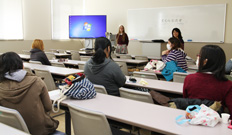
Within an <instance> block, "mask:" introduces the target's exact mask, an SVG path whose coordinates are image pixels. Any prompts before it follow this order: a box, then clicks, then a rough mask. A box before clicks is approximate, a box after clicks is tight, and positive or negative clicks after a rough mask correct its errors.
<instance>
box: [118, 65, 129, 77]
mask: <svg viewBox="0 0 232 135" xmlns="http://www.w3.org/2000/svg"><path fill="white" fill-rule="evenodd" d="M116 63H118V65H119V66H120V68H121V70H122V72H123V74H124V75H129V72H128V67H127V64H126V62H116Z"/></svg>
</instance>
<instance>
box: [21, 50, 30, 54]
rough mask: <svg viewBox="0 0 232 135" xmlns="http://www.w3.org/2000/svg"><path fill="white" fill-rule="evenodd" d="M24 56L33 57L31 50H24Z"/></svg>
mask: <svg viewBox="0 0 232 135" xmlns="http://www.w3.org/2000/svg"><path fill="white" fill-rule="evenodd" d="M22 52H23V54H27V55H31V52H30V51H29V50H22Z"/></svg>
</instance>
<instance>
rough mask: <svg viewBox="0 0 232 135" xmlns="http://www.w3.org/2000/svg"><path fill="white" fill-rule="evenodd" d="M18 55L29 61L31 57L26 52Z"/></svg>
mask: <svg viewBox="0 0 232 135" xmlns="http://www.w3.org/2000/svg"><path fill="white" fill-rule="evenodd" d="M18 55H19V57H20V58H21V59H23V60H27V61H29V60H30V59H31V57H30V55H27V54H18Z"/></svg>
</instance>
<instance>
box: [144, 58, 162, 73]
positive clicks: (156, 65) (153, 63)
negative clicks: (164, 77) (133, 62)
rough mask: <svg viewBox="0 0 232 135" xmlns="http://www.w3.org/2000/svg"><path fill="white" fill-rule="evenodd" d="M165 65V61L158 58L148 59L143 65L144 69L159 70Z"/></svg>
mask: <svg viewBox="0 0 232 135" xmlns="http://www.w3.org/2000/svg"><path fill="white" fill-rule="evenodd" d="M164 67H165V63H164V62H163V61H158V60H150V61H149V62H148V63H147V65H146V66H145V67H144V70H146V71H147V70H157V71H160V70H162V69H163V68H164Z"/></svg>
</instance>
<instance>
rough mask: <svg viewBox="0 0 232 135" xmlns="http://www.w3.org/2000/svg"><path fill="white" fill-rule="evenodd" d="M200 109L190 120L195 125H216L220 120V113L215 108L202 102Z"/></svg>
mask: <svg viewBox="0 0 232 135" xmlns="http://www.w3.org/2000/svg"><path fill="white" fill-rule="evenodd" d="M200 107H201V109H200V111H199V112H198V113H197V114H195V116H193V118H192V120H191V121H190V122H189V123H190V124H194V125H198V124H201V125H204V126H209V127H214V126H215V125H217V123H218V122H219V121H220V116H219V114H218V113H217V112H216V111H214V110H213V109H211V108H209V107H207V106H205V105H204V104H202V105H201V106H200Z"/></svg>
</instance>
